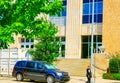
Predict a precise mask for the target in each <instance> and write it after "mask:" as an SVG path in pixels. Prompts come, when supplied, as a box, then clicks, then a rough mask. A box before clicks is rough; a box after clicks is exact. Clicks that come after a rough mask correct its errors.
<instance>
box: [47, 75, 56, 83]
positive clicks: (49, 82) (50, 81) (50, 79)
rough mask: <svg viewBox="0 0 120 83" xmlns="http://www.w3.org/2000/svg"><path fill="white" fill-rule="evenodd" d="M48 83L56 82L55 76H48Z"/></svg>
mask: <svg viewBox="0 0 120 83" xmlns="http://www.w3.org/2000/svg"><path fill="white" fill-rule="evenodd" d="M46 80H47V83H54V77H53V76H47V79H46Z"/></svg>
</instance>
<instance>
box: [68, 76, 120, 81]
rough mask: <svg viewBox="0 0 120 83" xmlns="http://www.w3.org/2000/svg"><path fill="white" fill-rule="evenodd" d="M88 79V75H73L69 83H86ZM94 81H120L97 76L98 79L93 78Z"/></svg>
mask: <svg viewBox="0 0 120 83" xmlns="http://www.w3.org/2000/svg"><path fill="white" fill-rule="evenodd" d="M86 81H87V78H86V77H78V76H71V80H70V82H68V83H86ZM92 83H120V81H116V80H108V79H102V78H101V77H97V78H96V79H94V78H92Z"/></svg>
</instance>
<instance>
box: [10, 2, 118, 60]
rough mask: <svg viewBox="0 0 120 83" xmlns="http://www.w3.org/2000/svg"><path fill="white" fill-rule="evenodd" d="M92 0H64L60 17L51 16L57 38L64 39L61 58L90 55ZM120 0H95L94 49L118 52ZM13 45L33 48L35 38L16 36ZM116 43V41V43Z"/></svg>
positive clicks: (86, 56)
mask: <svg viewBox="0 0 120 83" xmlns="http://www.w3.org/2000/svg"><path fill="white" fill-rule="evenodd" d="M92 1H93V0H74V1H73V0H63V7H64V11H62V12H61V16H60V17H58V16H54V17H50V19H51V21H52V22H53V23H55V24H56V25H57V26H58V28H59V32H58V34H57V37H58V38H59V39H60V41H62V42H63V46H62V47H61V49H60V50H65V54H64V55H62V56H61V57H65V58H89V57H90V55H91V54H90V49H91V27H92ZM119 3H120V1H119V0H94V51H98V47H99V46H101V45H103V46H106V47H107V48H106V52H108V53H115V52H117V51H119V49H120V48H119V39H120V36H119V34H120V33H119V32H120V27H119V24H120V20H119V18H120V14H119V12H118V11H119V10H120V8H119ZM15 40H16V41H15V44H14V45H12V46H13V47H17V48H33V40H31V39H24V38H21V37H20V36H18V37H15ZM114 42H115V43H114Z"/></svg>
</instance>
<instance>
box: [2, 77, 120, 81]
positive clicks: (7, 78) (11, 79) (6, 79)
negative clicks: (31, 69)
mask: <svg viewBox="0 0 120 83" xmlns="http://www.w3.org/2000/svg"><path fill="white" fill-rule="evenodd" d="M86 80H87V79H86V77H75V76H71V80H70V81H69V82H67V83H86ZM92 81H93V82H92V83H120V81H115V80H106V79H102V78H100V77H98V78H96V79H95V80H94V79H92ZM0 83H19V82H18V81H16V79H15V78H13V77H0ZM20 83H42V82H30V81H29V80H24V81H22V82H20Z"/></svg>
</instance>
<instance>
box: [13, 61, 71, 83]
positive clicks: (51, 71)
mask: <svg viewBox="0 0 120 83" xmlns="http://www.w3.org/2000/svg"><path fill="white" fill-rule="evenodd" d="M12 76H13V77H16V80H17V81H22V80H24V79H30V80H32V81H33V80H36V81H41V82H47V83H55V82H59V83H64V82H67V81H69V80H70V76H69V74H68V72H64V71H61V70H59V69H58V68H57V67H56V66H54V65H53V64H46V63H44V62H39V61H28V60H22V61H17V62H16V64H15V66H14V68H13V72H12Z"/></svg>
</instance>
